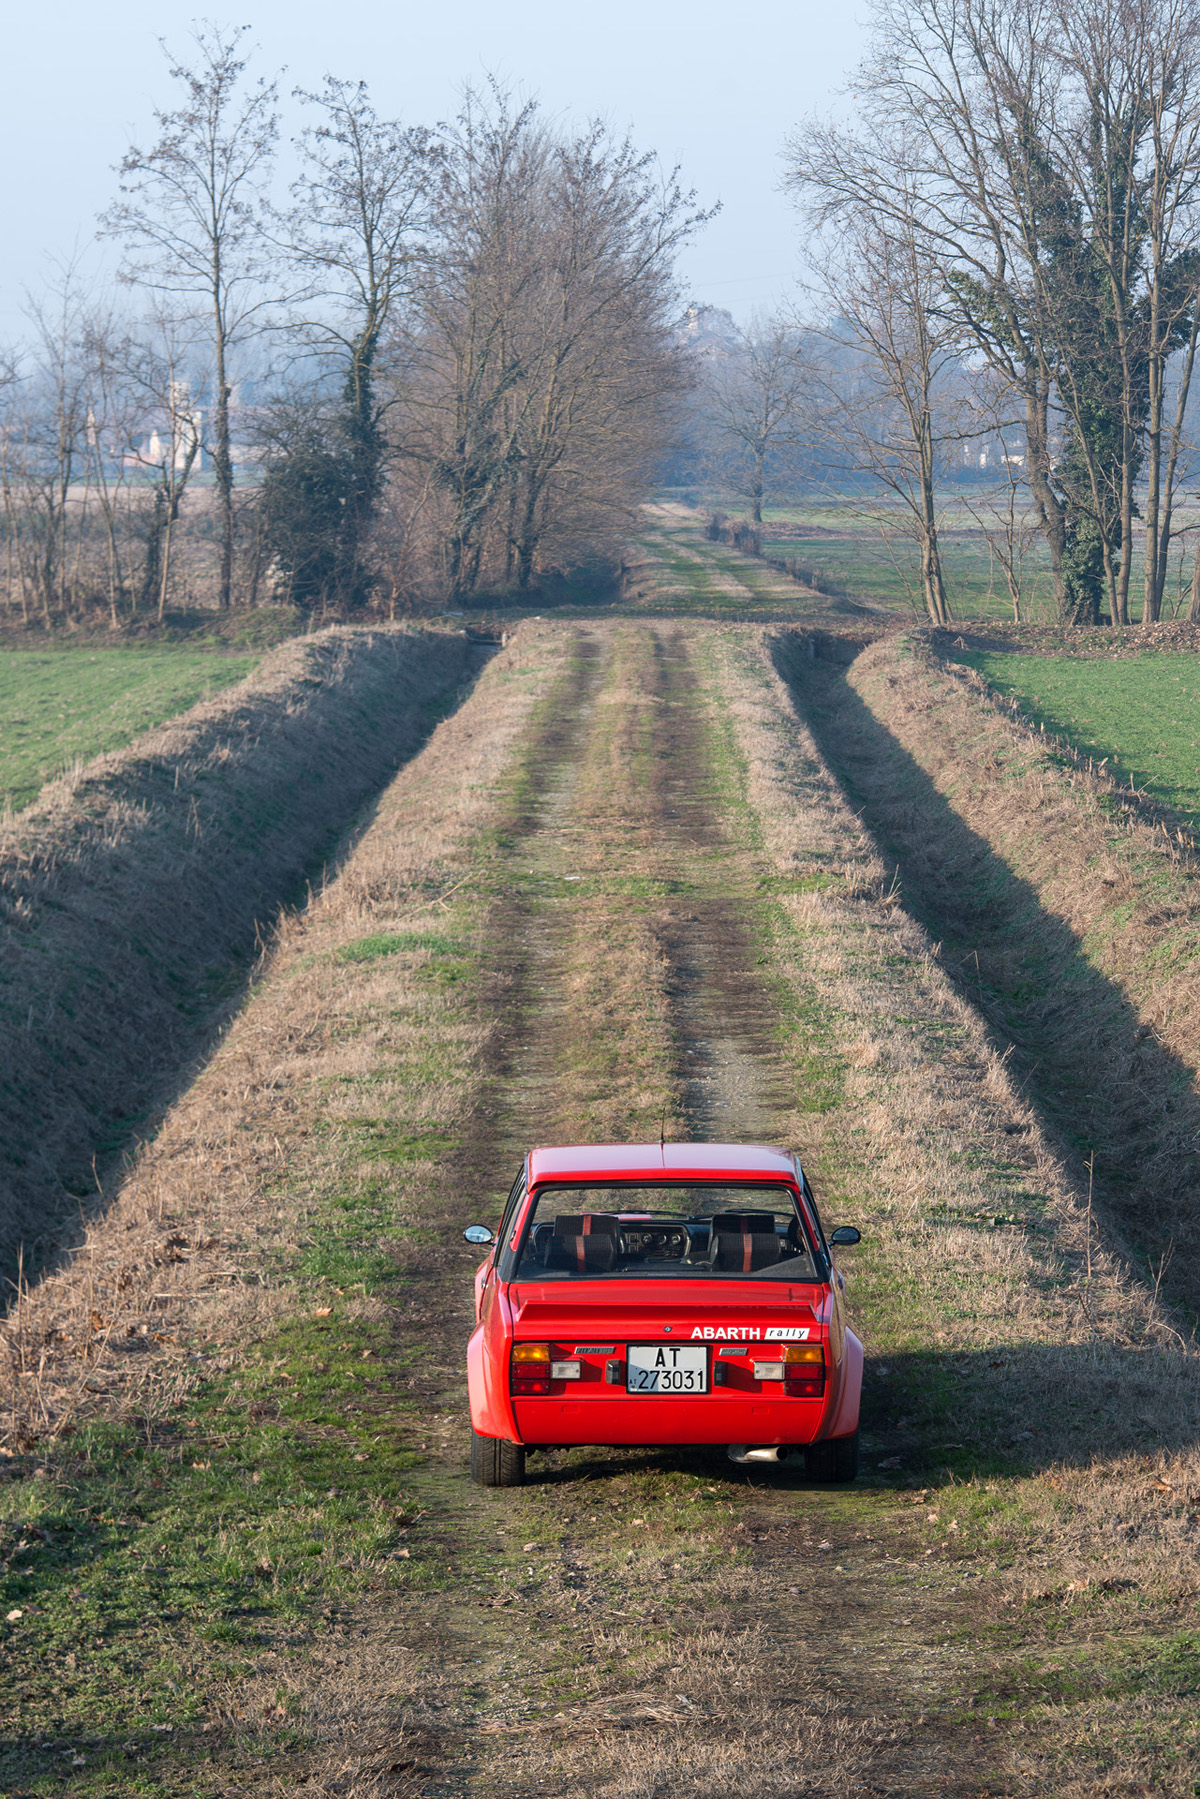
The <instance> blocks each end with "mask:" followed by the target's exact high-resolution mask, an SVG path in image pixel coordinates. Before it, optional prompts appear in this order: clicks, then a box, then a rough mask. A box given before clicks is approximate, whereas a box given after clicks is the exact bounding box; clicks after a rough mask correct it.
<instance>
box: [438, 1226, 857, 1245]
mask: <svg viewBox="0 0 1200 1799" xmlns="http://www.w3.org/2000/svg"><path fill="white" fill-rule="evenodd" d="M463 1237H464V1238H465V1239H466V1241H467V1242H468V1243H479V1244H484V1243H494V1242H495V1241H496V1239H495V1235H494V1234H493V1232H491V1231H489V1229H488V1227H487V1225H486V1224H469V1225H468V1226H467V1228H466V1230H465V1231H464V1232H463ZM854 1240H855V1242H856V1243H857V1241H858V1237H857V1234H856V1235H855V1239H854Z"/></svg>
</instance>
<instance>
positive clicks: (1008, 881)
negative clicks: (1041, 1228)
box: [830, 644, 1200, 1310]
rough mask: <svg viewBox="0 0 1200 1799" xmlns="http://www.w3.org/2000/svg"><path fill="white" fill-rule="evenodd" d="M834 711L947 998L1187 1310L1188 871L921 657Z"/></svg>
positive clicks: (1197, 908)
mask: <svg viewBox="0 0 1200 1799" xmlns="http://www.w3.org/2000/svg"><path fill="white" fill-rule="evenodd" d="M831 698H832V706H833V712H832V713H831V715H830V716H831V723H830V728H831V729H832V730H833V731H834V733H835V735H836V739H837V742H838V744H839V754H840V755H844V757H845V766H846V767H847V769H848V770H849V772H850V776H851V778H852V780H853V781H854V783H855V785H856V787H857V788H858V789H859V791H860V792H861V793H862V794H863V795H864V797H866V799H867V801H868V805H869V807H870V808H871V809H872V816H875V817H877V818H878V819H879V821H880V823H881V825H882V826H883V828H884V829H886V831H887V833H888V835H889V837H890V838H891V840H892V842H893V843H894V844H895V846H896V848H897V850H898V852H899V857H900V862H901V867H902V871H903V876H904V879H905V880H906V882H908V884H909V885H910V886H911V887H912V889H913V891H914V893H915V894H916V895H917V896H918V897H919V899H920V901H921V902H922V903H923V904H924V905H925V906H926V907H927V908H928V909H929V911H930V912H932V913H933V914H934V915H935V916H936V917H938V918H939V921H940V922H939V929H943V930H944V932H945V935H946V937H947V939H948V940H952V942H948V949H947V954H948V955H951V956H953V957H954V958H957V959H958V962H959V975H960V979H961V980H962V982H963V984H964V986H965V987H966V989H967V991H968V992H970V989H971V986H972V984H973V983H975V984H976V985H977V997H978V999H979V1000H980V1001H981V1002H982V1004H983V1006H984V1008H985V1010H986V1011H987V1012H988V1014H989V1016H990V1020H991V1021H992V1022H993V1023H994V1024H995V1025H996V1027H997V1028H998V1029H999V1030H1000V1031H1001V1032H1003V1033H1004V1034H1005V1035H1006V1036H1008V1037H1010V1038H1011V1039H1012V1040H1013V1041H1014V1042H1015V1043H1016V1044H1017V1045H1019V1048H1020V1053H1019V1056H1018V1060H1017V1068H1018V1071H1019V1074H1020V1076H1021V1077H1022V1078H1023V1079H1029V1080H1030V1081H1031V1082H1032V1088H1031V1090H1032V1091H1034V1092H1036V1093H1037V1094H1038V1096H1039V1101H1040V1103H1041V1104H1042V1106H1043V1107H1044V1109H1045V1111H1046V1113H1047V1114H1048V1116H1049V1117H1050V1118H1051V1119H1052V1120H1053V1122H1054V1123H1055V1124H1056V1125H1057V1126H1058V1129H1059V1131H1060V1133H1061V1136H1062V1138H1063V1139H1064V1140H1065V1141H1067V1142H1068V1143H1069V1144H1070V1145H1071V1147H1072V1149H1073V1150H1074V1152H1075V1155H1076V1163H1075V1167H1076V1171H1078V1167H1079V1164H1080V1162H1081V1161H1082V1160H1084V1159H1086V1157H1087V1156H1088V1154H1089V1152H1090V1153H1091V1154H1092V1155H1094V1162H1095V1175H1096V1180H1095V1189H1096V1198H1097V1205H1098V1208H1099V1209H1100V1210H1101V1211H1102V1213H1103V1214H1104V1216H1105V1217H1106V1219H1107V1220H1108V1222H1109V1225H1110V1227H1112V1228H1115V1230H1116V1231H1117V1232H1118V1233H1119V1235H1120V1238H1121V1239H1122V1240H1123V1245H1122V1246H1123V1248H1124V1249H1125V1251H1126V1252H1127V1253H1130V1254H1131V1255H1132V1256H1133V1258H1134V1259H1135V1260H1136V1259H1139V1258H1140V1260H1141V1264H1142V1266H1143V1267H1145V1266H1147V1265H1149V1266H1150V1269H1151V1272H1152V1278H1161V1285H1162V1290H1163V1292H1164V1293H1165V1294H1167V1295H1170V1296H1173V1297H1175V1298H1176V1299H1178V1300H1182V1301H1183V1302H1185V1303H1186V1304H1187V1305H1188V1306H1189V1307H1190V1308H1192V1309H1193V1310H1194V1309H1195V1307H1196V1305H1197V1303H1198V1302H1200V1222H1198V1220H1197V1214H1196V1207H1195V1189H1196V1181H1197V1177H1198V1176H1200V1155H1198V1154H1197V1148H1196V1145H1197V1142H1198V1140H1200V1085H1198V1081H1197V1070H1198V1067H1200V1059H1198V1057H1197V1050H1196V1044H1197V1036H1198V1032H1200V901H1198V900H1197V887H1196V881H1197V875H1198V873H1200V870H1198V869H1197V867H1196V866H1195V865H1194V862H1193V860H1192V859H1191V858H1190V857H1187V856H1185V855H1183V854H1182V853H1181V852H1180V851H1179V849H1178V847H1177V846H1176V845H1174V844H1173V843H1172V842H1171V841H1170V840H1169V839H1168V838H1167V836H1166V835H1165V833H1164V832H1163V831H1162V829H1161V828H1160V827H1159V826H1157V825H1156V824H1155V823H1154V821H1153V820H1152V819H1149V818H1146V817H1143V816H1141V815H1140V814H1139V812H1138V811H1137V809H1136V808H1131V807H1129V806H1127V805H1123V804H1119V803H1118V801H1117V797H1116V795H1115V792H1114V790H1113V788H1112V785H1111V783H1109V782H1108V781H1106V780H1105V779H1104V778H1103V777H1102V776H1101V777H1096V776H1095V775H1093V774H1090V773H1089V772H1088V771H1087V770H1086V769H1083V768H1080V767H1072V766H1063V765H1062V764H1061V761H1060V760H1059V759H1058V758H1057V757H1056V756H1055V754H1054V753H1053V751H1052V750H1048V749H1047V748H1046V747H1045V746H1044V745H1043V744H1042V742H1041V741H1040V740H1039V738H1038V737H1037V736H1036V735H1035V734H1033V733H1031V732H1029V731H1027V730H1025V729H1024V728H1022V726H1021V725H1020V724H1019V723H1017V722H1015V721H1013V720H1011V719H1009V718H1007V717H1005V716H1003V715H1001V714H1000V713H999V712H998V711H997V710H995V709H993V708H991V707H989V706H987V705H985V704H982V703H981V700H980V695H979V693H978V691H977V688H976V687H975V686H974V684H973V678H968V679H965V680H964V679H959V678H956V677H955V675H954V674H953V673H951V672H950V671H947V670H945V669H942V668H940V667H939V666H938V665H937V664H936V663H935V662H934V660H933V659H932V658H931V657H930V656H929V655H928V654H927V653H925V652H924V651H923V650H921V649H920V648H919V647H914V646H912V645H888V644H879V645H877V646H875V647H874V648H872V649H870V650H868V651H867V652H866V653H865V654H864V655H863V656H861V657H860V658H859V660H858V661H857V662H856V663H855V665H854V668H853V670H852V672H851V674H850V676H849V681H848V691H847V692H846V693H845V697H844V698H839V697H837V696H836V694H834V695H832V696H831ZM833 721H836V722H833Z"/></svg>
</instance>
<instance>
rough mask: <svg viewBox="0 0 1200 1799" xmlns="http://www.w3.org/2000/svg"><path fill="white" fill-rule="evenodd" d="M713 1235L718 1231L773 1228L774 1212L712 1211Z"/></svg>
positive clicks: (769, 1229)
mask: <svg viewBox="0 0 1200 1799" xmlns="http://www.w3.org/2000/svg"><path fill="white" fill-rule="evenodd" d="M712 1228H713V1235H714V1236H715V1235H716V1234H717V1232H718V1231H764V1232H770V1231H773V1230H774V1229H775V1214H774V1212H714V1214H713V1218H712Z"/></svg>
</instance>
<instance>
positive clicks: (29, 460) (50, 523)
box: [20, 262, 88, 624]
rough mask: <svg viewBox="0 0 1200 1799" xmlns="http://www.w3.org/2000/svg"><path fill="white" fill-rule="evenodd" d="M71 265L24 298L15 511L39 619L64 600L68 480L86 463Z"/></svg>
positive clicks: (83, 384)
mask: <svg viewBox="0 0 1200 1799" xmlns="http://www.w3.org/2000/svg"><path fill="white" fill-rule="evenodd" d="M78 274H79V271H78V267H77V265H76V264H75V263H74V262H70V263H65V264H63V265H61V267H60V268H59V269H58V271H57V273H56V276H55V279H54V281H53V282H52V283H51V285H50V287H49V289H48V290H47V292H46V293H45V294H44V295H40V296H37V297H32V296H31V297H30V298H29V299H28V301H27V305H26V312H27V315H28V317H29V319H30V322H31V323H32V325H33V330H34V343H33V354H34V356H35V358H36V360H35V363H34V367H33V369H32V371H31V373H30V377H29V379H28V381H27V382H26V383H25V387H24V394H23V399H24V417H23V420H22V424H21V439H22V442H21V455H20V486H21V492H22V506H21V511H22V513H23V514H24V524H25V526H26V529H27V530H28V533H29V539H30V546H29V562H30V568H31V573H32V576H33V581H34V586H35V588H36V589H37V590H38V591H39V593H40V598H41V603H42V616H43V619H44V621H45V623H46V624H49V623H50V617H51V611H52V609H53V608H55V607H57V608H58V609H59V610H60V611H63V612H65V611H66V610H67V609H68V607H69V606H70V604H71V600H72V598H73V595H72V594H71V592H70V589H69V584H68V573H67V556H68V552H67V536H68V524H69V512H70V505H71V489H72V485H73V483H74V481H75V479H76V477H77V475H79V474H80V473H82V472H83V467H84V464H85V461H86V448H85V446H86V431H87V416H88V368H87V362H86V358H85V355H84V352H83V337H84V312H83V297H82V294H81V291H80V285H79V279H78Z"/></svg>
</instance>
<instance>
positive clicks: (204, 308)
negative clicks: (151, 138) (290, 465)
mask: <svg viewBox="0 0 1200 1799" xmlns="http://www.w3.org/2000/svg"><path fill="white" fill-rule="evenodd" d="M248 29H249V27H242V28H241V29H239V30H236V31H232V32H227V31H223V30H222V29H221V28H219V27H217V26H214V25H208V24H206V25H203V26H201V27H199V28H198V29H197V30H196V32H195V34H194V39H193V41H194V45H195V54H194V56H193V58H192V60H191V61H190V62H175V61H174V60H171V62H170V73H171V77H172V79H173V80H174V81H177V82H180V83H182V85H183V87H184V90H185V96H184V99H183V101H182V103H181V104H180V105H179V106H178V107H177V108H175V109H174V110H172V111H167V112H157V113H156V114H155V119H156V123H157V125H158V137H157V139H156V141H155V142H154V143H153V145H151V146H150V147H149V148H148V149H144V148H142V147H140V146H138V145H133V146H131V148H130V149H129V150H128V151H127V152H126V154H125V157H124V159H123V160H122V162H121V165H120V176H121V195H122V198H121V199H120V200H119V201H118V202H117V203H116V204H115V205H114V206H112V207H110V208H109V210H108V212H106V213H105V215H104V218H103V220H102V226H103V229H104V230H105V231H106V232H107V233H108V234H110V235H113V236H117V237H120V238H122V239H123V240H124V241H125V242H126V244H127V245H128V247H129V248H128V260H127V261H126V264H125V267H124V271H123V272H124V278H125V279H126V280H127V281H129V282H139V283H145V284H146V285H148V286H150V287H153V288H155V289H157V290H158V291H159V292H161V293H164V294H168V295H172V296H176V297H177V298H178V297H184V298H186V299H187V300H189V301H190V302H191V303H192V304H193V305H194V306H195V307H196V308H197V309H198V316H203V317H204V318H205V319H206V322H207V329H208V336H209V343H210V346H211V355H212V368H213V393H212V406H211V418H212V440H211V442H212V460H213V472H214V476H215V479H216V487H217V504H218V510H219V515H220V545H221V548H220V572H219V579H218V599H219V603H220V605H221V606H222V607H228V606H229V605H230V604H231V603H232V594H233V564H234V539H235V528H236V521H235V514H234V503H233V485H234V470H233V452H232V446H231V441H230V417H229V409H230V398H231V393H232V376H231V358H232V357H233V354H234V352H235V350H236V348H237V346H238V345H239V344H240V343H242V342H244V341H245V339H246V338H247V336H248V335H249V334H250V333H251V332H252V331H253V330H254V329H255V328H256V327H257V325H258V324H259V322H260V320H261V313H262V308H263V306H264V304H265V301H264V294H263V289H262V278H263V275H264V266H263V257H264V244H265V241H266V240H265V238H264V236H263V234H262V231H261V219H260V212H261V205H262V195H263V184H264V182H265V180H266V177H267V174H268V172H269V169H270V165H271V161H272V158H273V156H274V151H275V141H276V136H277V130H278V126H277V113H276V101H277V89H276V84H275V83H274V82H268V81H266V80H265V79H263V78H260V79H259V80H258V81H256V82H253V83H251V84H250V85H249V86H247V85H246V83H244V81H243V76H244V74H245V70H246V61H245V58H244V57H242V56H241V55H240V54H239V50H240V46H241V43H242V39H243V37H244V35H245V32H246V31H247V30H248Z"/></svg>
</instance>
